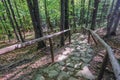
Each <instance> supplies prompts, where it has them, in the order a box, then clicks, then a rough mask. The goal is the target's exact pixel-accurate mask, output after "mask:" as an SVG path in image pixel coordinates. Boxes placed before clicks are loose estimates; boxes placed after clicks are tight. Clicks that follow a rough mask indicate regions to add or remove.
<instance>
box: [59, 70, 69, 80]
mask: <svg viewBox="0 0 120 80" xmlns="http://www.w3.org/2000/svg"><path fill="white" fill-rule="evenodd" d="M69 76H70V75H68V74H67V73H66V72H64V71H61V73H60V74H59V76H58V77H57V80H67V79H68V77H69Z"/></svg>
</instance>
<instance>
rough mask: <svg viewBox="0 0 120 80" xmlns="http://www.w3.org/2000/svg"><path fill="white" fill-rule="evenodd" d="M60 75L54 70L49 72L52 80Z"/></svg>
mask: <svg viewBox="0 0 120 80" xmlns="http://www.w3.org/2000/svg"><path fill="white" fill-rule="evenodd" d="M58 74H59V73H58V72H57V71H55V70H53V71H49V73H48V76H49V77H50V78H54V77H56V76H57V75H58Z"/></svg>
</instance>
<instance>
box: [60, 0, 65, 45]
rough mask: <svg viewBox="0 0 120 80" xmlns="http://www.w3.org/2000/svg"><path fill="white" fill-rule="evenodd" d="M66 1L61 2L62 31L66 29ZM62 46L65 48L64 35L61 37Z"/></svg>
mask: <svg viewBox="0 0 120 80" xmlns="http://www.w3.org/2000/svg"><path fill="white" fill-rule="evenodd" d="M64 24H65V0H61V26H60V30H61V31H63V30H64V27H65V25H64ZM60 44H61V46H64V34H62V35H61V41H60Z"/></svg>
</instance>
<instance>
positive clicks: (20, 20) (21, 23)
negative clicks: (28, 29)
mask: <svg viewBox="0 0 120 80" xmlns="http://www.w3.org/2000/svg"><path fill="white" fill-rule="evenodd" d="M14 5H15V8H16V11H17V16H18V18H19V23H20V27H21V28H22V32H23V35H24V39H25V28H24V26H23V22H22V19H21V16H20V14H19V11H18V7H17V3H16V1H15V0H14Z"/></svg>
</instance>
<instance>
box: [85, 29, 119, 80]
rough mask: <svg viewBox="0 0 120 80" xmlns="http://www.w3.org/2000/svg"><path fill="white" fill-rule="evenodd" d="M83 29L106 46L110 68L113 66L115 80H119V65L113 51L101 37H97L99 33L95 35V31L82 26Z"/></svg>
mask: <svg viewBox="0 0 120 80" xmlns="http://www.w3.org/2000/svg"><path fill="white" fill-rule="evenodd" d="M84 29H86V30H87V31H90V33H91V34H92V35H93V36H94V37H95V38H96V39H97V40H98V41H99V42H100V43H101V44H102V45H103V46H104V47H105V48H106V50H107V52H108V57H109V59H110V62H111V64H112V68H113V71H114V74H115V77H116V80H120V65H119V63H118V61H117V59H116V58H115V56H114V52H113V50H112V48H111V47H110V46H109V45H108V44H107V43H106V42H105V41H104V40H103V39H101V38H100V37H99V35H97V34H96V33H95V32H93V31H92V30H90V29H87V28H84Z"/></svg>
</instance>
